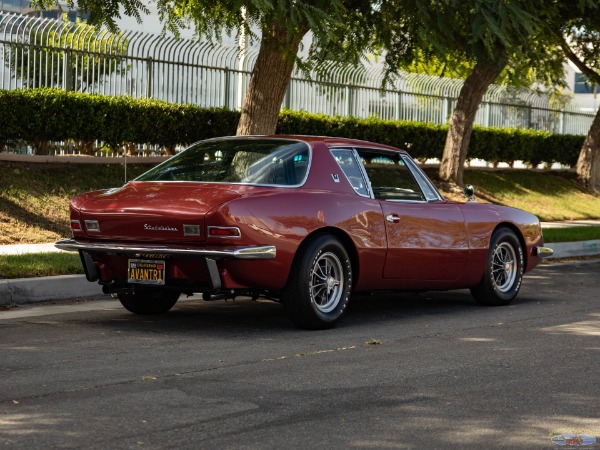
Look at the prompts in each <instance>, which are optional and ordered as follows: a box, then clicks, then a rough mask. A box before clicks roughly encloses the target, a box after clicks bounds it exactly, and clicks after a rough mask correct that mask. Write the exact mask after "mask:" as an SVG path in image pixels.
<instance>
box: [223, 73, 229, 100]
mask: <svg viewBox="0 0 600 450" xmlns="http://www.w3.org/2000/svg"><path fill="white" fill-rule="evenodd" d="M224 78H225V79H224V86H223V106H224V107H225V108H229V97H230V95H229V89H230V87H231V70H229V69H225V77H224Z"/></svg>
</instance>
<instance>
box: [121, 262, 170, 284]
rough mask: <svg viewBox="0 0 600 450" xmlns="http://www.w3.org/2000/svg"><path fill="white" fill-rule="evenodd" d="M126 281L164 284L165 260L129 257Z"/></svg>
mask: <svg viewBox="0 0 600 450" xmlns="http://www.w3.org/2000/svg"><path fill="white" fill-rule="evenodd" d="M127 282H128V283H137V284H153V285H161V286H162V285H164V284H165V262H164V261H156V260H147V259H130V260H129V261H128V264H127Z"/></svg>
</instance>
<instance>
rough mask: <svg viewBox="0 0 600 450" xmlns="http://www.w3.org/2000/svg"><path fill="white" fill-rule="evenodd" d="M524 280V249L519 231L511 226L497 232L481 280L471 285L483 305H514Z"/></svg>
mask: <svg viewBox="0 0 600 450" xmlns="http://www.w3.org/2000/svg"><path fill="white" fill-rule="evenodd" d="M522 281H523V248H522V246H521V243H520V242H519V239H518V238H517V236H516V235H515V233H514V232H513V231H511V230H509V229H508V228H500V229H498V230H497V231H495V232H494V234H493V235H492V239H491V242H490V249H489V251H488V256H487V259H486V264H485V273H484V275H483V279H482V280H481V283H480V284H479V285H478V286H477V287H474V288H471V294H472V295H473V297H474V298H475V301H477V303H479V304H480V305H489V306H502V305H508V304H510V303H511V302H512V301H513V300H514V298H515V297H516V296H517V294H518V293H519V289H520V288H521V282H522Z"/></svg>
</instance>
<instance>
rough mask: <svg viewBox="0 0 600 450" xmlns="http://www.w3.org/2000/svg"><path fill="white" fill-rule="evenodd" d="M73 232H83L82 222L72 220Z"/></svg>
mask: <svg viewBox="0 0 600 450" xmlns="http://www.w3.org/2000/svg"><path fill="white" fill-rule="evenodd" d="M71 231H81V222H80V221H79V220H71Z"/></svg>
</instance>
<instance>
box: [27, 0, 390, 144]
mask: <svg viewBox="0 0 600 450" xmlns="http://www.w3.org/2000/svg"><path fill="white" fill-rule="evenodd" d="M155 3H156V6H157V9H158V11H159V14H160V16H161V18H162V19H163V20H164V21H165V24H166V28H167V29H169V30H171V31H173V32H175V33H177V32H178V31H179V30H180V29H181V28H182V27H185V26H188V25H191V26H193V27H194V29H195V31H196V33H197V34H198V36H199V37H204V38H207V39H218V38H219V37H220V36H221V35H222V34H223V33H230V34H234V35H238V34H237V33H238V32H241V31H243V32H244V33H245V34H246V35H248V36H250V39H255V40H260V50H259V55H258V58H257V61H256V64H255V66H254V68H253V71H252V75H251V78H250V83H249V87H248V89H247V94H246V98H245V100H244V102H243V106H242V115H241V118H240V123H239V125H238V130H237V133H238V134H272V133H274V132H275V126H276V125H277V118H278V115H279V110H280V108H281V104H282V101H283V97H284V95H285V91H286V89H287V86H288V84H289V80H290V77H291V73H292V70H293V68H294V65H295V64H299V67H300V68H301V69H309V68H310V67H312V65H313V64H314V63H315V62H317V61H319V60H320V59H322V58H323V55H325V54H332V53H334V54H336V55H338V56H339V57H340V58H342V59H343V60H344V61H349V62H354V63H356V62H357V61H358V60H360V58H361V56H362V54H363V52H364V51H365V49H366V48H368V47H369V45H370V43H372V39H371V37H372V31H373V28H374V26H375V20H374V16H375V15H377V14H378V10H377V8H376V7H374V2H373V1H372V0H309V1H307V0H278V1H273V0H217V1H215V0H155ZM32 4H33V5H34V6H37V7H41V8H45V7H49V6H51V5H58V0H34V1H33V2H32ZM67 5H68V6H70V7H73V6H75V1H74V0H68V1H67ZM77 6H78V7H79V8H80V9H81V10H83V11H85V12H87V13H89V20H90V23H92V24H97V25H98V24H104V25H106V26H107V27H108V28H109V29H111V30H115V29H116V21H115V19H116V18H118V17H120V15H121V14H122V13H123V14H126V15H129V16H132V17H135V18H137V19H138V20H141V15H142V14H143V13H147V12H148V2H147V1H142V0H108V1H104V0H103V1H100V0H78V1H77ZM255 30H260V33H256V32H255ZM309 31H311V33H312V40H311V43H310V49H309V51H308V55H309V58H308V60H303V61H300V59H299V58H298V56H297V55H298V50H299V47H300V45H301V42H302V39H303V37H304V36H305V35H306V34H307V33H308V32H309Z"/></svg>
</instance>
